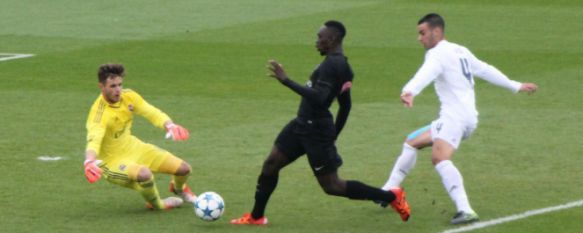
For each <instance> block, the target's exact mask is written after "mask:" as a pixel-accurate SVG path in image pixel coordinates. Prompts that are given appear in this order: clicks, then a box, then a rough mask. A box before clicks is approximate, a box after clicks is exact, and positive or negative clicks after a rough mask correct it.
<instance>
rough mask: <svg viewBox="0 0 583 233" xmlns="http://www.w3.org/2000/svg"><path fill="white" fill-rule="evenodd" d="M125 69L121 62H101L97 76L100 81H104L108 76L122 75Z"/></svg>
mask: <svg viewBox="0 0 583 233" xmlns="http://www.w3.org/2000/svg"><path fill="white" fill-rule="evenodd" d="M124 75H125V69H124V68H123V65H122V64H111V63H108V64H103V65H101V66H99V69H98V70H97V77H98V79H99V82H100V83H105V82H106V81H107V79H108V78H110V77H118V76H119V77H122V78H123V77H124Z"/></svg>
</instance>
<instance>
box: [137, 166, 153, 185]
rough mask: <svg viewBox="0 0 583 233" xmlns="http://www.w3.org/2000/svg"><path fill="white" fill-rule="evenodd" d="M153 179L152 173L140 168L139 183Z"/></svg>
mask: <svg viewBox="0 0 583 233" xmlns="http://www.w3.org/2000/svg"><path fill="white" fill-rule="evenodd" d="M151 179H152V172H151V171H150V169H148V168H146V167H142V168H140V171H139V172H138V182H144V181H148V180H151Z"/></svg>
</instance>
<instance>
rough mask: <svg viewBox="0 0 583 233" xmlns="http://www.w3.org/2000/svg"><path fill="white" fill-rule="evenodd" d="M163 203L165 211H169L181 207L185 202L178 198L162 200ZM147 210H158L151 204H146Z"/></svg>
mask: <svg viewBox="0 0 583 233" xmlns="http://www.w3.org/2000/svg"><path fill="white" fill-rule="evenodd" d="M162 203H163V204H164V209H165V210H169V209H174V208H178V207H180V206H181V205H182V203H184V201H182V199H180V198H178V197H167V198H164V199H163V200H162ZM146 208H148V209H151V210H153V209H156V208H154V206H153V205H152V204H151V203H146Z"/></svg>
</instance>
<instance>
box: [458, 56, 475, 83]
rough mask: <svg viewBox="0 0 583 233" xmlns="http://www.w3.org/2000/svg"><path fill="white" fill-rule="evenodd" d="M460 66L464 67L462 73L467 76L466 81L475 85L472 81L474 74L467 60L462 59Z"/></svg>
mask: <svg viewBox="0 0 583 233" xmlns="http://www.w3.org/2000/svg"><path fill="white" fill-rule="evenodd" d="M460 64H461V65H462V73H463V74H464V76H466V79H468V81H470V84H474V82H473V80H472V72H471V71H470V67H469V66H468V60H467V59H465V58H460Z"/></svg>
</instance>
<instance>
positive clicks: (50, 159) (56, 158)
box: [37, 155, 63, 162]
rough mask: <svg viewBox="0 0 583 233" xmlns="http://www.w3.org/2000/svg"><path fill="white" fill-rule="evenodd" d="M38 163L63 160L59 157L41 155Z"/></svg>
mask: <svg viewBox="0 0 583 233" xmlns="http://www.w3.org/2000/svg"><path fill="white" fill-rule="evenodd" d="M37 159H38V160H40V161H45V162H46V161H57V160H61V159H63V157H61V156H48V155H43V156H39V157H38V158H37Z"/></svg>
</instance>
